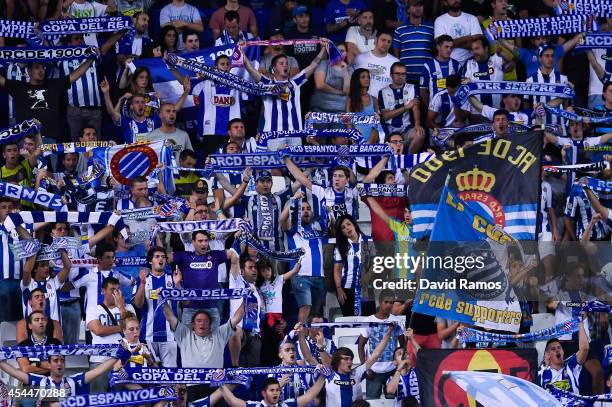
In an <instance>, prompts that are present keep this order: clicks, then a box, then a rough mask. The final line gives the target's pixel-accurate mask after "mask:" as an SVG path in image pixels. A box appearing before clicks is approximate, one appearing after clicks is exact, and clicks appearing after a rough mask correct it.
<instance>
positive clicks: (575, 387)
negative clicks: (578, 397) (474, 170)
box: [538, 354, 583, 394]
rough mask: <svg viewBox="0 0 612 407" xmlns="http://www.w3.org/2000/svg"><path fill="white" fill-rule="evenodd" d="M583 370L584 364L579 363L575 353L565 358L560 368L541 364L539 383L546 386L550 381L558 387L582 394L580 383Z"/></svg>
mask: <svg viewBox="0 0 612 407" xmlns="http://www.w3.org/2000/svg"><path fill="white" fill-rule="evenodd" d="M582 372H583V369H582V365H580V364H578V360H577V359H576V354H573V355H572V356H570V357H569V358H567V359H566V360H565V362H564V363H563V367H561V369H559V370H556V369H554V368H553V367H551V366H541V367H540V370H539V371H538V384H539V385H540V386H541V387H544V386H546V385H547V384H549V383H550V384H552V385H553V386H554V387H556V388H558V389H561V390H565V391H569V392H570V393H576V394H582V392H581V391H580V385H579V383H580V375H581V374H582Z"/></svg>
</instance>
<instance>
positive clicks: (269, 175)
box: [255, 170, 272, 182]
mask: <svg viewBox="0 0 612 407" xmlns="http://www.w3.org/2000/svg"><path fill="white" fill-rule="evenodd" d="M264 178H270V179H272V173H271V172H270V171H267V170H262V171H259V172H258V173H257V176H256V177H255V182H259V181H261V180H262V179H264Z"/></svg>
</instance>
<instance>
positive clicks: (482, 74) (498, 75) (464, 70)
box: [459, 55, 504, 108]
mask: <svg viewBox="0 0 612 407" xmlns="http://www.w3.org/2000/svg"><path fill="white" fill-rule="evenodd" d="M503 65H504V61H503V60H502V58H501V57H500V56H499V55H491V56H490V57H489V59H488V60H487V61H485V62H479V61H477V60H476V59H474V57H472V58H470V59H468V60H467V61H465V64H464V65H463V66H462V67H461V69H460V70H459V76H461V77H463V78H467V79H469V80H470V82H476V81H496V82H501V81H503V80H504V67H503ZM476 97H477V98H478V99H479V100H480V101H481V102H482V103H483V104H485V105H489V106H492V107H497V108H499V106H500V102H501V95H493V94H484V95H477V96H476Z"/></svg>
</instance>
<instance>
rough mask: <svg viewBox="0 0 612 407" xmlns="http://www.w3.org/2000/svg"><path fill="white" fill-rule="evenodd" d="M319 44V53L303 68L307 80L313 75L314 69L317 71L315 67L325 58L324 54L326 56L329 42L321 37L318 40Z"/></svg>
mask: <svg viewBox="0 0 612 407" xmlns="http://www.w3.org/2000/svg"><path fill="white" fill-rule="evenodd" d="M319 42H320V44H321V51H319V54H318V55H317V56H316V57H314V59H313V60H312V62H311V63H310V65H308V66H307V67H306V68H304V74H305V75H306V77H307V78H310V76H311V75H312V74H313V73H314V71H315V69H317V66H319V64H320V63H321V61H322V60H323V58H325V54H327V46H328V44H329V40H328V39H327V38H323V37H321V38H320V39H319Z"/></svg>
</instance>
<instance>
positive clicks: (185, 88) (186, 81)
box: [174, 76, 191, 112]
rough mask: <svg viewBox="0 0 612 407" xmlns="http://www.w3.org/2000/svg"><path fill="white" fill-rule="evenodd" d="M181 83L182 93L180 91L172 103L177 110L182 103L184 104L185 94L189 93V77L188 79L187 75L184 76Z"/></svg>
mask: <svg viewBox="0 0 612 407" xmlns="http://www.w3.org/2000/svg"><path fill="white" fill-rule="evenodd" d="M182 84H183V93H181V96H180V97H179V98H178V100H177V101H176V103H175V104H174V108H175V109H176V111H177V112H178V111H179V110H181V109H182V108H183V105H184V104H185V101H186V100H187V96H189V93H191V79H189V77H187V76H186V77H184V78H183V81H182Z"/></svg>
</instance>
